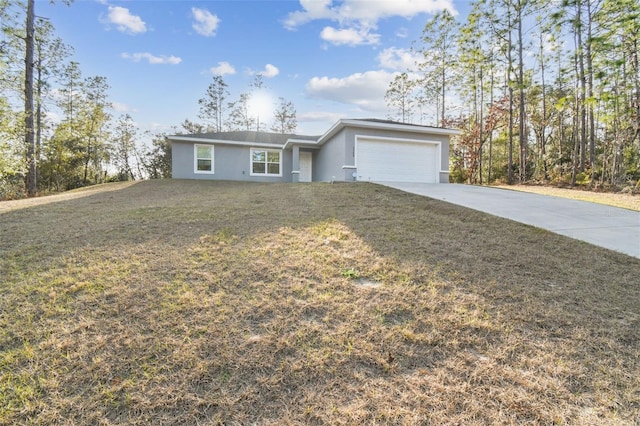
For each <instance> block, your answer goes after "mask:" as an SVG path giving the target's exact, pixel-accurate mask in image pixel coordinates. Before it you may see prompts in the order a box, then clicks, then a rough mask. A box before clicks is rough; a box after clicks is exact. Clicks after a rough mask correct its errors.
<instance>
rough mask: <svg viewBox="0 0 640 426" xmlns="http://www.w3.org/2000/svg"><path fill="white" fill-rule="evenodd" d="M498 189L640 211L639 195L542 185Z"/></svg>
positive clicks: (512, 186)
mask: <svg viewBox="0 0 640 426" xmlns="http://www.w3.org/2000/svg"><path fill="white" fill-rule="evenodd" d="M498 187H499V188H503V189H511V190H513V191H523V192H533V193H535V194H542V195H550V196H552V197H560V198H570V199H572V200H580V201H589V202H592V203H597V204H605V205H607V206H613V207H620V208H623V209H628V210H635V211H640V195H638V194H623V193H616V192H594V191H589V190H586V189H585V190H583V189H570V188H556V187H553V186H543V185H498Z"/></svg>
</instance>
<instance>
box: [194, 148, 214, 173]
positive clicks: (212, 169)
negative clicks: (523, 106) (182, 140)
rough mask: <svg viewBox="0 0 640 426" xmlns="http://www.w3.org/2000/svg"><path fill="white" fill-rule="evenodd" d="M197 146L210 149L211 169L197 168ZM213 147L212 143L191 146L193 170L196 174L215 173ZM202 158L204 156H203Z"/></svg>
mask: <svg viewBox="0 0 640 426" xmlns="http://www.w3.org/2000/svg"><path fill="white" fill-rule="evenodd" d="M198 148H209V149H210V150H211V170H198V160H199V158H198ZM214 148H215V147H214V146H213V145H204V144H195V145H194V146H193V172H194V173H197V174H207V175H213V174H215V158H216V155H215V149H214ZM203 159H204V158H203Z"/></svg>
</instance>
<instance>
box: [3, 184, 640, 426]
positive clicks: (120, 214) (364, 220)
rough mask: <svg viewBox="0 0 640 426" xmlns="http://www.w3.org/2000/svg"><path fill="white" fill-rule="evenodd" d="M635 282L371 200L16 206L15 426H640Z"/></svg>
mask: <svg viewBox="0 0 640 426" xmlns="http://www.w3.org/2000/svg"><path fill="white" fill-rule="evenodd" d="M639 282H640V260H638V259H635V258H632V257H629V256H625V255H623V254H619V253H615V252H613V251H608V250H605V249H600V248H597V247H594V246H591V245H588V244H586V243H582V242H578V241H575V240H571V239H568V238H565V237H562V236H559V235H555V234H552V233H549V232H546V231H542V230H539V229H536V228H532V227H528V226H525V225H521V224H517V223H513V222H510V221H507V220H503V219H499V218H495V217H492V216H488V215H486V214H483V213H480V212H475V211H472V210H468V209H464V208H461V207H456V206H453V205H449V204H446V203H442V202H439V201H435V200H431V199H428V198H424V197H420V196H416V195H410V194H406V193H402V192H399V191H396V190H393V189H390V188H386V187H381V186H377V185H373V184H335V185H331V184H322V183H318V184H315V183H314V184H246V183H230V182H217V183H216V182H196V181H178V180H175V181H172V180H167V181H155V182H141V183H137V184H134V185H120V186H118V185H115V186H114V185H105V186H102V187H99V188H96V189H94V190H92V191H89V192H78V193H75V196H74V197H73V198H67V199H65V198H60V197H58V198H56V197H47V198H46V199H41V200H38V202H37V203H35V205H34V202H33V201H25V202H22V203H15V202H13V203H12V204H8V203H0V424H7V425H9V424H35V425H44V424H62V425H64V424H87V425H89V424H91V425H94V424H102V425H115V424H140V425H142V424H145V425H146V424H156V425H174V424H193V425H195V424H211V425H216V424H221V425H222V424H225V425H245V424H258V425H307V424H312V425H313V424H330V425H340V424H344V425H353V424H367V425H375V424H379V425H383V424H384V425H387V424H393V425H456V424H464V425H486V424H540V425H550V424H570V425H594V424H605V425H606V424H610V425H637V424H638V423H639V422H640V286H639V284H638V283H639Z"/></svg>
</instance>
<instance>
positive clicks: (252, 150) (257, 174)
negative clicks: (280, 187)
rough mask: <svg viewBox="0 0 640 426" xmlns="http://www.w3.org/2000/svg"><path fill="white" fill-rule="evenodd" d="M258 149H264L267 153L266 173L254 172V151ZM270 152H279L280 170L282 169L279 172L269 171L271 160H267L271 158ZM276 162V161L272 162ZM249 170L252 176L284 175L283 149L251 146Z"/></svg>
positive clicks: (265, 156)
mask: <svg viewBox="0 0 640 426" xmlns="http://www.w3.org/2000/svg"><path fill="white" fill-rule="evenodd" d="M256 151H262V152H264V153H265V155H264V158H265V162H264V173H254V172H253V153H254V152H256ZM270 152H277V153H278V159H279V162H278V170H279V171H280V172H279V173H277V174H276V173H269V167H268V165H269V162H268V161H267V160H268V158H269V153H270ZM272 164H275V163H272ZM249 170H250V173H249V175H250V176H267V177H282V150H281V149H265V148H251V150H250V154H249Z"/></svg>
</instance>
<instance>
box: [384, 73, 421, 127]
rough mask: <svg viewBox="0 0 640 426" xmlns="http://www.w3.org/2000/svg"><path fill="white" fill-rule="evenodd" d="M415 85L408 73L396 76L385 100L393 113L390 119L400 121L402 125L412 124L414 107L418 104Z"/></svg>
mask: <svg viewBox="0 0 640 426" xmlns="http://www.w3.org/2000/svg"><path fill="white" fill-rule="evenodd" d="M415 84H416V83H415V81H412V80H411V79H409V75H408V74H407V73H406V72H403V73H402V74H398V75H396V77H395V78H394V79H393V81H392V82H391V83H390V84H389V88H388V89H387V93H386V94H385V96H384V100H385V101H386V103H387V107H388V108H389V109H390V110H391V111H392V112H393V113H392V114H390V115H389V118H390V119H392V120H400V121H401V122H402V123H407V122H411V117H412V116H413V107H414V105H415V103H416V98H415V95H414V91H415V87H416V86H415Z"/></svg>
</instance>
